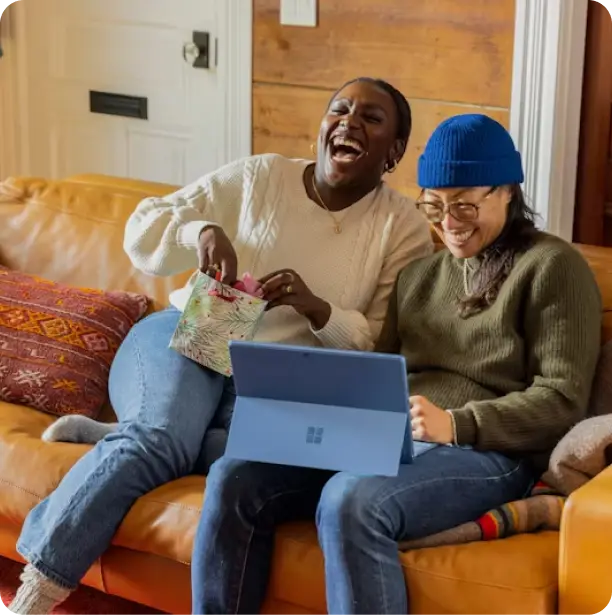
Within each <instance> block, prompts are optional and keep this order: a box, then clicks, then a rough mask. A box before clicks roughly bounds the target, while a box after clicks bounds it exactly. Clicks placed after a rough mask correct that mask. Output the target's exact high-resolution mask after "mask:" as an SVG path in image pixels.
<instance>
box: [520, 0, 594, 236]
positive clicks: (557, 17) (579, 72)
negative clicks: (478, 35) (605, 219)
mask: <svg viewBox="0 0 612 615" xmlns="http://www.w3.org/2000/svg"><path fill="white" fill-rule="evenodd" d="M587 11H588V0H517V1H516V26H515V34H514V70H513V80H512V100H511V104H510V131H511V133H512V135H513V137H514V139H515V141H516V144H517V146H518V148H519V149H520V150H521V152H522V154H523V158H524V165H525V176H526V177H525V184H524V186H525V193H526V196H527V200H528V202H529V203H530V204H531V205H532V206H533V208H534V209H535V211H536V212H537V213H538V214H539V218H540V220H539V226H540V227H541V228H543V229H546V230H548V231H549V232H551V233H553V234H555V235H559V236H561V237H563V238H564V239H566V240H567V241H571V240H572V235H573V226H574V207H575V199H576V175H577V166H578V145H579V139H580V111H581V103H582V81H583V70H584V51H585V41H586V28H587Z"/></svg>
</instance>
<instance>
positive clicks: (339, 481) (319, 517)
mask: <svg viewBox="0 0 612 615" xmlns="http://www.w3.org/2000/svg"><path fill="white" fill-rule="evenodd" d="M372 486H373V485H372V483H371V481H370V480H369V479H368V478H364V477H359V476H352V475H350V474H345V473H340V474H336V475H334V476H333V477H332V478H331V479H330V480H329V481H328V482H327V484H326V485H325V487H324V488H323V492H322V493H321V499H320V500H319V506H318V508H317V514H316V522H317V528H318V531H319V535H320V536H321V535H322V534H323V535H324V534H325V533H326V532H327V531H331V532H332V534H334V535H338V534H340V535H341V536H344V537H350V536H354V537H357V536H358V535H359V534H362V535H363V534H364V533H366V534H371V533H376V534H378V533H386V530H387V529H388V528H387V527H386V524H385V523H384V519H383V518H382V516H381V515H380V514H379V511H378V507H377V504H376V501H375V499H374V493H373V491H372Z"/></svg>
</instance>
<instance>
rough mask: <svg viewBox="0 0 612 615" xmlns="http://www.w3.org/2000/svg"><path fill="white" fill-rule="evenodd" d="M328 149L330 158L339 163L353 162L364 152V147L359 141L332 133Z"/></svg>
mask: <svg viewBox="0 0 612 615" xmlns="http://www.w3.org/2000/svg"><path fill="white" fill-rule="evenodd" d="M329 151H330V154H331V158H332V160H333V161H334V162H337V163H340V164H351V163H354V162H356V161H357V160H359V159H360V158H362V157H363V156H365V154H366V149H365V147H364V145H363V144H362V143H361V142H360V141H358V140H357V139H355V138H352V137H348V136H346V135H340V134H335V135H332V137H331V139H330V141H329Z"/></svg>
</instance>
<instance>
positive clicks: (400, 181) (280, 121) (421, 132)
mask: <svg viewBox="0 0 612 615" xmlns="http://www.w3.org/2000/svg"><path fill="white" fill-rule="evenodd" d="M332 93H333V92H332V91H331V90H320V89H314V88H306V87H295V86H284V85H269V84H261V83H258V84H254V87H253V149H254V151H255V152H258V153H263V152H277V153H282V154H284V155H286V156H291V157H296V158H312V153H311V150H310V146H311V144H312V143H314V142H315V141H316V139H317V135H318V133H319V124H320V122H321V117H322V116H323V113H324V111H325V109H326V107H327V103H328V101H329V98H330V97H331V95H332ZM411 106H412V113H413V117H414V126H413V130H412V136H411V139H410V143H409V147H408V150H407V152H406V156H405V157H404V159H403V160H402V162H401V164H400V165H399V166H398V168H397V170H396V171H395V173H392V174H390V175H387V176H386V178H387V181H388V182H389V184H390V185H392V186H393V187H395V188H397V189H398V190H401V191H402V192H404V193H406V194H409V195H411V196H413V197H416V196H417V195H418V193H419V189H418V187H417V185H416V165H417V159H418V156H419V155H420V154H421V152H422V151H423V147H424V145H425V143H426V142H427V139H428V138H429V136H430V135H431V133H432V132H433V130H434V129H435V127H436V126H437V125H438V124H439V123H440V122H442V121H443V120H444V119H446V118H447V117H450V116H451V115H455V114H459V113H472V112H475V113H476V112H481V109H480V108H478V107H475V106H474V107H470V106H465V105H457V104H452V103H447V102H440V101H428V100H419V99H417V100H412V101H411ZM487 114H488V115H491V116H492V117H494V118H495V119H496V120H498V121H499V122H501V123H502V124H504V125H505V126H507V125H508V121H509V117H508V111H507V110H504V109H492V110H488V111H487Z"/></svg>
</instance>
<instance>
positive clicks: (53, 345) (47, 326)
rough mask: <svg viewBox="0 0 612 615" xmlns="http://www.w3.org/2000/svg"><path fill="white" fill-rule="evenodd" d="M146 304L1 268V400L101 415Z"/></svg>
mask: <svg viewBox="0 0 612 615" xmlns="http://www.w3.org/2000/svg"><path fill="white" fill-rule="evenodd" d="M148 304H149V301H148V299H147V298H146V297H144V296H142V295H136V294H133V293H127V292H122V291H119V292H105V291H99V290H93V289H88V288H74V287H70V286H66V285H63V284H56V283H55V282H51V281H49V280H45V279H41V278H39V277H37V276H33V275H28V274H24V273H19V272H17V271H12V270H10V269H7V268H6V267H2V266H0V400H3V401H6V402H10V403H13V404H22V405H26V406H30V407H32V408H36V409H37V410H42V411H44V412H48V413H50V414H54V415H57V416H62V415H65V414H82V415H85V416H88V417H91V418H96V417H97V416H98V413H99V412H100V410H101V409H102V407H103V406H104V404H105V402H106V400H107V399H108V374H109V371H110V366H111V363H112V361H113V358H114V356H115V354H116V352H117V349H118V347H119V344H121V342H122V341H123V339H124V338H125V336H126V335H127V333H128V332H129V330H130V328H131V327H132V326H133V325H134V324H135V323H136V322H137V321H138V320H139V319H140V318H141V317H142V316H143V315H144V314H145V312H146V311H147V308H148Z"/></svg>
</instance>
